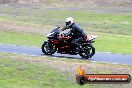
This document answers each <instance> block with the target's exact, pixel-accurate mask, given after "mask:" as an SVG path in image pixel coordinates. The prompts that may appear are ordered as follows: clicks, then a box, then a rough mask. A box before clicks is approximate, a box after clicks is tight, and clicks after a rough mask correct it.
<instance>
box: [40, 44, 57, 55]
mask: <svg viewBox="0 0 132 88" xmlns="http://www.w3.org/2000/svg"><path fill="white" fill-rule="evenodd" d="M41 49H42V52H43V53H44V54H46V55H52V54H54V53H55V52H56V48H55V46H52V45H51V44H50V42H44V43H43V44H42V46H41Z"/></svg>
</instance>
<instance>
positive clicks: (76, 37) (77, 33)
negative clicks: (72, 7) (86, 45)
mask: <svg viewBox="0 0 132 88" xmlns="http://www.w3.org/2000/svg"><path fill="white" fill-rule="evenodd" d="M66 29H71V30H70V31H69V32H68V35H72V37H73V40H72V42H71V43H72V45H73V46H74V47H75V48H74V49H73V50H74V51H73V52H75V53H76V51H77V52H79V50H80V49H81V48H82V47H81V46H80V45H79V43H78V42H80V41H81V40H83V39H85V38H86V34H85V33H84V31H83V29H82V28H81V27H80V26H79V25H77V24H76V23H74V19H73V18H72V17H68V18H66V26H65V27H64V28H62V31H64V30H66Z"/></svg>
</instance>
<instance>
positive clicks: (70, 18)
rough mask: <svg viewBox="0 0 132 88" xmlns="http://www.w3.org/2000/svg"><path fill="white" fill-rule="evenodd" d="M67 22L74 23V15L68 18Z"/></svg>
mask: <svg viewBox="0 0 132 88" xmlns="http://www.w3.org/2000/svg"><path fill="white" fill-rule="evenodd" d="M66 22H69V23H74V19H73V18H72V17H68V18H66Z"/></svg>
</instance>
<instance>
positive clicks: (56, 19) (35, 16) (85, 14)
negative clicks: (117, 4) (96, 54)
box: [0, 7, 132, 34]
mask: <svg viewBox="0 0 132 88" xmlns="http://www.w3.org/2000/svg"><path fill="white" fill-rule="evenodd" d="M3 9H4V10H3ZM0 11H1V13H3V15H1V16H0V21H11V22H19V23H30V24H40V25H58V24H60V25H64V21H65V18H66V17H69V16H72V17H74V18H75V21H76V22H77V23H79V24H81V25H82V26H83V27H84V29H85V30H93V31H101V32H112V33H113V32H114V33H125V34H132V29H131V27H132V24H131V23H132V15H131V14H125V13H124V14H112V13H95V12H89V11H87V10H75V11H74V10H72V11H70V10H52V9H51V10H48V9H45V8H38V9H31V8H11V7H6V8H5V7H3V8H0Z"/></svg>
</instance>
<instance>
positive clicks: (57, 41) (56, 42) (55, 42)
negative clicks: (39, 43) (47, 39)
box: [52, 40, 60, 45]
mask: <svg viewBox="0 0 132 88" xmlns="http://www.w3.org/2000/svg"><path fill="white" fill-rule="evenodd" d="M52 43H53V44H54V45H55V44H59V43H60V41H59V40H53V41H52Z"/></svg>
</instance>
